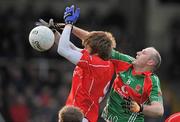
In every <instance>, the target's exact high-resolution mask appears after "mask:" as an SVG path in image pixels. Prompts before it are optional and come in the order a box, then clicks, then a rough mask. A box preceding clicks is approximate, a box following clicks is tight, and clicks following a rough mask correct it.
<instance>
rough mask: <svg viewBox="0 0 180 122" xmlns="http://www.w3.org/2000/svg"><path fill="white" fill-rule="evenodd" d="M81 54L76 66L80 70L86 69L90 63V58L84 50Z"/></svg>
mask: <svg viewBox="0 0 180 122" xmlns="http://www.w3.org/2000/svg"><path fill="white" fill-rule="evenodd" d="M81 53H82V54H83V55H82V57H81V59H80V61H79V62H78V63H77V66H79V67H81V68H88V67H89V64H90V62H91V59H92V56H91V55H90V54H89V53H88V52H87V51H86V50H85V49H84V50H82V51H81Z"/></svg>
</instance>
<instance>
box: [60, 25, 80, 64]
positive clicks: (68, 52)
mask: <svg viewBox="0 0 180 122" xmlns="http://www.w3.org/2000/svg"><path fill="white" fill-rule="evenodd" d="M70 33H71V25H67V26H65V28H64V30H63V32H62V35H61V38H60V39H59V43H58V50H57V52H58V53H59V54H60V55H61V56H63V57H65V58H66V59H68V60H69V61H70V62H72V63H74V64H77V63H78V62H79V60H80V58H81V57H82V53H80V52H78V51H77V50H74V49H73V48H72V47H71V42H70Z"/></svg>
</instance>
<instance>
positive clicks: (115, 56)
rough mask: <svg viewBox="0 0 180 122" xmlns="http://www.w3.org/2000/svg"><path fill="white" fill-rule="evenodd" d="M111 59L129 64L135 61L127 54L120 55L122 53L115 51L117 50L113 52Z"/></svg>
mask: <svg viewBox="0 0 180 122" xmlns="http://www.w3.org/2000/svg"><path fill="white" fill-rule="evenodd" d="M111 58H112V59H117V60H122V61H124V62H128V63H132V61H133V60H134V58H133V57H131V56H129V55H126V54H123V53H120V52H118V51H115V50H112V53H111Z"/></svg>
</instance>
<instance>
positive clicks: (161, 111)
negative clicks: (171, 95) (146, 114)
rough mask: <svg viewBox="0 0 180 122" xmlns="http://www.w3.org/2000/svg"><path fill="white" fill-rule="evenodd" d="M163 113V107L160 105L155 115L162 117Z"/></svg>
mask: <svg viewBox="0 0 180 122" xmlns="http://www.w3.org/2000/svg"><path fill="white" fill-rule="evenodd" d="M163 115H164V108H163V107H162V108H161V110H160V111H159V112H158V113H157V116H159V117H162V116H163Z"/></svg>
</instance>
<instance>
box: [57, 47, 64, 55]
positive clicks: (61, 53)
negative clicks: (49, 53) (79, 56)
mask: <svg viewBox="0 0 180 122" xmlns="http://www.w3.org/2000/svg"><path fill="white" fill-rule="evenodd" d="M57 53H58V54H59V55H61V56H64V54H65V49H64V48H63V47H60V46H59V47H58V49H57Z"/></svg>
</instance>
